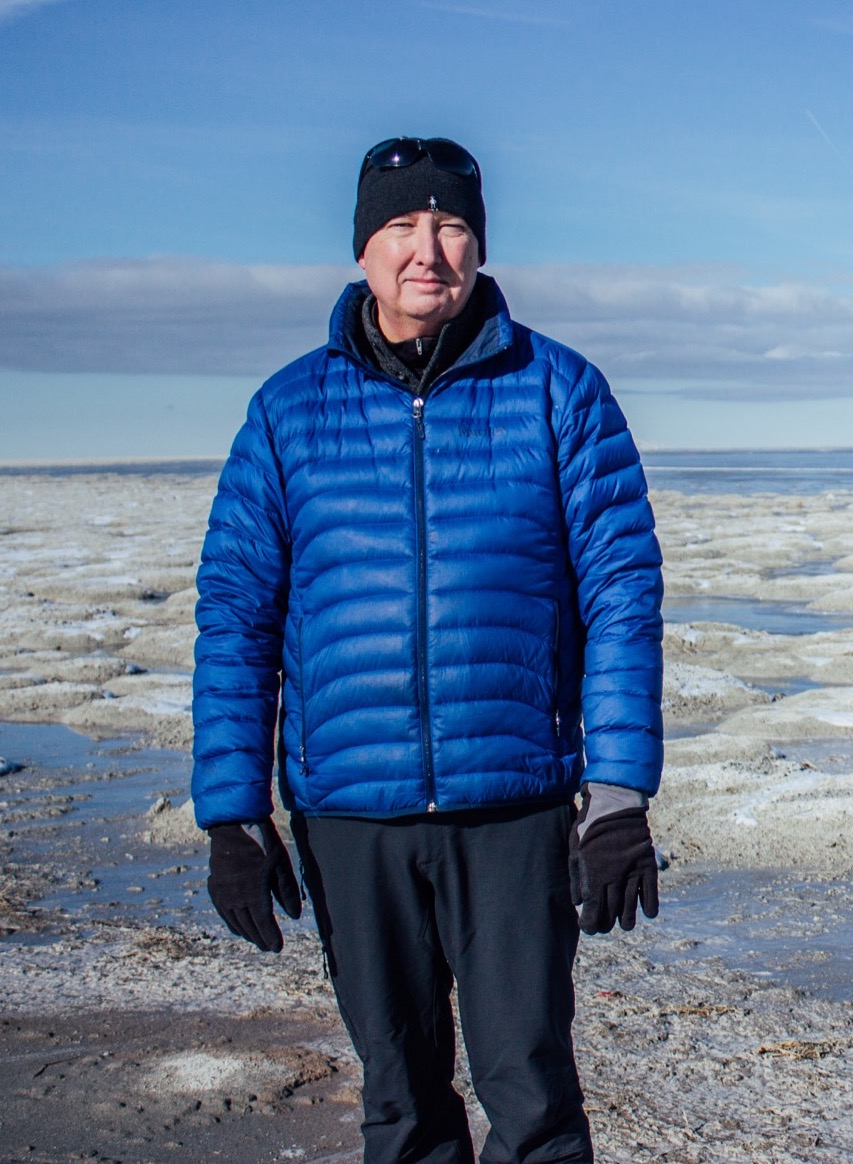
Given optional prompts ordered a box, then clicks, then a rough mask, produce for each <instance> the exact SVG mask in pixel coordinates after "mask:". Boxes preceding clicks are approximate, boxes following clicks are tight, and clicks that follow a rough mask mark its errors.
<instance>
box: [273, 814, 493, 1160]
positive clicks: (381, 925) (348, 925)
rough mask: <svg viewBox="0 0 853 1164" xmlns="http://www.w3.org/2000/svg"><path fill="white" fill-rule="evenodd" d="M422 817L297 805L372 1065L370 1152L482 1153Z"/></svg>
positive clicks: (368, 1155) (317, 899)
mask: <svg viewBox="0 0 853 1164" xmlns="http://www.w3.org/2000/svg"><path fill="white" fill-rule="evenodd" d="M419 819H420V818H407V819H404V820H399V821H372V820H355V819H348V818H340V817H324V818H305V817H302V816H300V815H297V814H294V816H293V819H292V821H291V827H292V830H293V836H294V839H295V841H296V844H297V847H298V849H299V853H300V856H301V858H302V862H303V866H304V874H305V882H306V885H307V887H308V890H309V893H310V894H311V899H312V903H313V905H314V911H315V914H316V918H317V926H318V929H319V931H320V936H321V939H322V941H323V944H324V947H325V950H326V956H327V960H328V964H329V970H330V974H331V978H332V983H333V985H334V988H335V994H336V996H337V1000H338V1005H339V1008H340V1011H341V1016H342V1018H343V1020H344V1023H345V1024H346V1026H347V1029H348V1031H349V1034H350V1037H351V1038H352V1041H353V1045H354V1047H355V1050H356V1052H357V1054H358V1055H359V1058H360V1059H361V1061H362V1064H363V1067H364V1092H363V1097H364V1123H363V1124H362V1131H363V1134H364V1141H365V1156H364V1159H365V1162H366V1164H398V1162H399V1164H415V1162H419V1164H420V1162H423V1164H427V1162H428V1164H473V1160H474V1154H473V1148H472V1145H471V1137H470V1133H469V1130H468V1123H467V1117H466V1113H465V1105H464V1102H463V1100H462V1099H461V1097H460V1096H459V1095H458V1094H457V1092H456V1091H455V1089H454V1088H453V1074H454V1065H455V1032H454V1024H453V1015H452V1011H451V1006H450V992H451V989H452V985H453V979H452V975H451V972H450V968H449V966H448V964H447V959H446V957H445V955H444V951H443V949H442V947H441V942H440V940H439V937H438V932H437V930H436V926H435V916H434V908H433V907H434V890H433V888H432V886H431V884H430V882H429V880H428V878H426V877H425V876H424V875H423V872H422V870H421V868H420V866H419V861H420V858H421V857H422V844H423V839H424V838H423V836H422V832H421V829H422V825H420V824H419Z"/></svg>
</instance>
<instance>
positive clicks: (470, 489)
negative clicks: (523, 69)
mask: <svg viewBox="0 0 853 1164" xmlns="http://www.w3.org/2000/svg"><path fill="white" fill-rule="evenodd" d="M354 251H355V256H356V259H357V260H358V262H359V264H360V265H361V267H362V268H363V270H364V273H365V275H366V282H365V283H358V284H353V285H350V286H348V287H347V288H346V290H345V291H344V293H343V295H342V297H341V299H340V300H339V302H338V305H337V307H336V308H335V310H334V313H333V315H332V321H331V331H330V338H329V342H328V344H327V345H326V346H325V347H323V348H321V349H319V350H318V351H315V352H312V353H310V354H309V355H307V356H305V357H303V358H302V359H300V360H297V361H296V362H295V363H293V364H291V365H289V366H288V367H286V368H284V369H283V370H282V371H281V372H279V373H277V374H276V375H275V376H273V377H272V379H271V380H269V381H268V382H267V383H266V384H265V385H264V386H263V388H262V389H261V390H260V392H259V393H258V394H257V395H256V396H255V397H254V399H253V401H252V403H251V405H250V408H249V414H248V419H247V422H246V424H245V425H244V427H243V429H242V430H241V431H240V433H239V434H238V436H237V438H236V441H235V443H234V446H233V449H232V452H231V456H230V458H229V460H228V463H227V464H226V466H225V469H224V470H223V473H222V478H221V481H220V486H219V492H218V495H217V497H216V500H215V502H214V505H213V510H212V513H211V519H210V528H209V531H208V534H207V538H206V541H205V544H204V550H203V554H202V565H201V568H200V571H199V593H200V600H199V604H198V625H199V632H200V633H199V639H198V645H197V651H196V661H197V669H196V675H195V691H196V698H195V717H196V745H195V758H196V767H195V773H194V783H193V795H194V798H195V803H196V812H197V819H198V822H199V824H200V825H201V826H202V827H203V828H207V829H209V830H210V836H211V862H210V868H211V875H210V881H209V887H210V892H211V896H212V898H213V901H214V904H215V905H216V906H217V908H218V909H219V911H220V913H221V914H222V916H223V918H224V919H225V921H226V922H227V923H228V925H229V927H230V928H231V929H232V930H233V932H234V933H236V934H240V935H242V936H243V937H246V938H248V939H249V940H251V941H254V942H255V943H256V944H257V945H258V946H260V947H261V949H270V950H278V949H280V948H281V945H282V938H281V933H280V930H279V928H278V925H277V923H276V921H275V919H274V917H273V912H272V904H271V896H270V894H271V893H272V894H274V895H275V896H276V897H277V899H278V901H279V902H280V903H281V905H282V906H283V908H284V909H285V910H286V911H287V912H288V913H289V914H290V915H291V916H293V917H296V916H298V914H299V909H300V900H299V893H298V889H297V885H296V881H295V878H294V875H293V871H292V868H291V866H290V862H289V860H288V857H287V854H286V851H285V850H284V847H283V845H282V843H281V841H280V840H279V838H278V835H277V833H276V832H275V829H274V827H273V825H272V822H271V820H270V814H271V812H272V800H271V794H270V784H271V773H272V768H273V761H274V736H275V730H276V721H277V718H278V725H279V765H280V785H281V792H282V795H283V798H284V802H285V805H286V806H287V807H288V808H289V809H290V810H291V814H292V816H291V825H292V831H293V835H294V838H295V840H296V843H297V847H298V849H299V854H300V858H301V864H302V868H303V872H304V879H305V883H306V885H307V887H308V890H309V892H310V895H311V899H312V902H313V905H314V911H315V914H316V920H317V925H318V929H319V932H320V936H321V939H322V942H323V946H324V950H325V953H326V956H327V959H328V965H329V969H330V973H331V977H332V982H333V984H334V988H335V991H336V995H337V998H338V1003H339V1005H340V1010H341V1014H342V1016H343V1019H344V1022H345V1023H346V1025H347V1028H348V1030H349V1032H350V1035H351V1037H352V1039H353V1043H354V1046H355V1048H356V1051H357V1052H358V1054H359V1056H360V1058H361V1060H362V1062H363V1066H364V1093H363V1094H364V1111H365V1118H364V1123H363V1125H362V1127H363V1132H364V1139H365V1160H366V1161H369V1162H371V1164H392V1162H396V1161H400V1162H402V1161H429V1162H430V1164H445V1162H449V1161H454V1162H457V1161H464V1162H470V1161H473V1149H472V1145H471V1138H470V1134H469V1131H468V1126H467V1121H466V1116H465V1108H464V1104H463V1102H462V1100H461V1098H460V1097H459V1095H458V1094H457V1092H456V1091H455V1089H454V1088H453V1085H452V1080H453V1070H454V1054H455V1048H454V1024H453V1016H452V1012H451V1005H450V992H451V988H452V985H453V983H454V981H455V982H456V985H457V989H458V1000H459V1008H460V1018H461V1023H462V1029H463V1033H464V1036H465V1043H466V1049H467V1052H468V1057H469V1062H470V1067H471V1075H472V1079H473V1083H474V1086H475V1088H476V1091H477V1095H478V1096H479V1098H480V1100H481V1102H482V1105H483V1107H484V1109H485V1112H486V1114H487V1116H488V1118H489V1121H490V1126H491V1127H490V1132H489V1135H488V1137H487V1139H486V1142H485V1144H484V1146H483V1149H482V1155H481V1157H480V1159H481V1161H482V1162H483V1164H498V1162H500V1164H521V1162H522V1161H524V1162H528V1164H534V1162H537V1161H546V1160H547V1161H576V1162H583V1164H588V1162H591V1161H592V1159H593V1150H592V1145H591V1142H590V1135H589V1127H588V1123H587V1119H586V1116H585V1113H584V1110H583V1097H582V1094H581V1090H580V1086H579V1083H578V1076H577V1072H576V1069H575V1063H574V1056H573V1050H572V1041H571V1023H572V1018H573V1012H574V997H573V990H572V962H573V959H574V955H575V951H576V948H577V941H578V917H577V913H576V911H575V908H574V906H575V905H580V906H581V916H580V926H581V928H583V929H584V930H585V931H586V932H587V933H598V932H607V931H609V930H610V929H612V928H613V926H614V924H615V922H616V921H617V920H619V922H620V924H621V925H622V927H623V928H624V929H630V928H631V927H632V926H633V925H634V923H635V918H636V910H637V904H638V902H639V903H640V904H641V905H642V906H643V908H644V910H645V912H646V914H647V915H648V916H654V915H655V914H656V913H657V870H656V864H655V857H654V851H653V847H652V843H651V838H650V835H649V830H648V825H647V821H646V809H647V805H648V797H649V796H650V795H652V794H654V792H655V791H656V789H657V786H658V781H659V777H660V768H661V756H662V746H661V718H660V690H661V670H662V669H661V650H660V643H661V620H660V599H661V580H660V555H659V550H658V546H657V542H656V540H655V537H654V533H653V519H652V514H651V511H650V508H649V505H648V501H647V499H646V489H645V482H644V478H643V473H642V470H641V467H640V464H639V458H638V456H637V452H636V449H635V447H634V444H633V441H632V439H631V437H630V434H629V432H628V430H627V427H626V424H625V421H624V418H623V416H622V414H621V413H620V411H619V409H618V407H617V405H616V403H615V401H614V400H613V397H612V396H611V394H610V391H609V389H608V387H607V384H606V382H605V381H604V379H603V378H602V376H601V374H600V373H599V372H598V371H597V370H596V369H595V368H594V367H593V366H592V365H590V364H588V363H587V362H586V361H585V360H584V359H583V358H582V357H581V356H579V355H578V354H577V353H576V352H573V351H571V350H570V349H568V348H566V347H564V346H562V345H560V344H558V343H556V342H554V341H552V340H549V339H547V338H546V337H544V336H541V335H538V334H536V333H534V332H531V331H530V330H528V329H527V328H525V327H522V326H521V325H519V324H517V323H515V322H514V321H513V320H512V319H511V318H510V316H509V313H508V309H507V306H506V303H505V301H504V298H503V296H502V295H501V292H500V290H499V289H498V287H497V285H496V284H495V282H494V281H493V280H492V279H490V278H488V277H487V276H485V275H482V274H479V273H478V269H479V267H480V266H481V265H482V263H483V262H484V261H485V258H486V234H485V209H484V205H483V199H482V192H481V178H480V171H479V168H478V166H477V163H476V161H475V160H474V158H473V157H472V156H471V155H470V154H469V153H468V152H467V151H466V150H464V149H462V147H460V146H458V145H457V144H455V143H454V142H451V141H448V140H446V139H441V138H431V139H426V140H421V139H417V138H398V139H392V140H390V141H385V142H382V143H380V144H379V145H378V146H376V147H374V149H372V150H371V151H370V152H369V153H368V154H367V157H366V158H365V160H364V163H363V165H362V169H361V173H360V175H359V184H358V196H357V205H356V211H355V236H354ZM280 701H281V711H280V712H279V702H280ZM582 718H583V731H582V728H581V719H582ZM582 779H583V780H584V785H583V795H582V808H581V811H580V813H579V814H578V813H577V811H576V808H575V804H574V798H575V795H576V793H577V792H578V791H579V790H580V788H581V781H582Z"/></svg>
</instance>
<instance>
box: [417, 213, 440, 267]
mask: <svg viewBox="0 0 853 1164" xmlns="http://www.w3.org/2000/svg"><path fill="white" fill-rule="evenodd" d="M415 242H416V250H415V257H416V259H417V260H418V262H420V263H423V264H424V266H427V267H433V266H435V265H436V264H438V263H440V262H441V260H442V257H443V256H442V250H441V243H440V242H439V236H438V227H437V226H435V225H434V224H433V222H432V221H430V220H429V219H422V220H421V222H420V223H419V224H418V231H417V235H416V239H415Z"/></svg>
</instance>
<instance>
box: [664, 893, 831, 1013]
mask: <svg viewBox="0 0 853 1164" xmlns="http://www.w3.org/2000/svg"><path fill="white" fill-rule="evenodd" d="M656 924H660V925H662V926H664V927H666V928H667V929H669V927H673V928H674V929H676V930H677V932H678V941H677V946H678V951H677V953H676V952H673V948H672V943H666V942H662V943H661V945H660V947H657V946H656V945H655V943H654V938H653V937H652V939H651V945H650V949H649V954H650V956H651V957H657V958H660V960H661V961H664V962H669V963H672V962H674V961H677V960H680V959H681V958H685V959H688V960H689V959H690V958H691V957H694V956H695V957H697V958H707V957H709V956H714V955H716V956H718V957H719V958H720V959H721V960H722V961H723V962H724V964H725V965H726V966H729V967H732V968H734V969H738V970H742V971H743V972H745V973H747V974H749V975H750V976H751V977H756V978H763V979H768V980H771V981H774V982H778V983H780V984H782V985H787V986H793V987H795V988H799V989H802V990H806V991H808V992H809V993H810V994H814V995H816V996H817V997H820V998H826V999H830V1000H832V1001H835V1002H845V1001H849V1000H850V998H851V992H853V949H851V943H850V934H851V932H853V877H850V876H847V877H841V878H834V879H831V880H821V879H817V878H814V879H806V880H798V879H797V878H796V876H795V875H794V874H793V873H785V872H782V871H773V870H725V871H722V872H715V873H711V874H707V875H705V876H700V877H699V878H698V879H697V880H696V881H691V882H690V884H685V885H684V886H682V887H680V888H678V889H667V886H666V874H664V880H663V885H662V895H661V913H660V917H659V919H658V923H656ZM670 936H672V935H670Z"/></svg>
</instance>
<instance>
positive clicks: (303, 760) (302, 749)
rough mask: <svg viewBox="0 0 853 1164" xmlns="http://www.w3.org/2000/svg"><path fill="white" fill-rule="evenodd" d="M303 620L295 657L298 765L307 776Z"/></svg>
mask: <svg viewBox="0 0 853 1164" xmlns="http://www.w3.org/2000/svg"><path fill="white" fill-rule="evenodd" d="M304 621H305V620H304V619H301V618H300V620H299V627H298V630H297V655H298V662H299V706H300V713H301V715H300V718H301V720H302V722H301V724H300V728H299V731H300V736H299V764H300V768H301V771H302V775H303V776H307V775H308V725H307V720H306V707H307V702H308V701H307V700H306V698H305V658H304V653H303V647H302V626H303V623H304Z"/></svg>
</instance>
